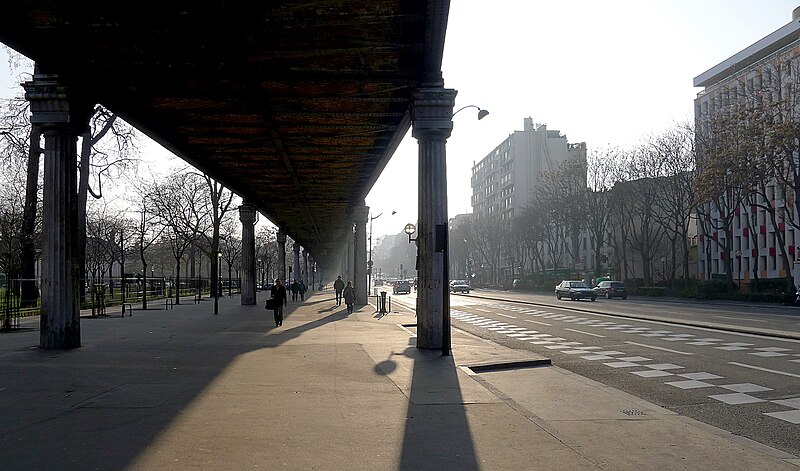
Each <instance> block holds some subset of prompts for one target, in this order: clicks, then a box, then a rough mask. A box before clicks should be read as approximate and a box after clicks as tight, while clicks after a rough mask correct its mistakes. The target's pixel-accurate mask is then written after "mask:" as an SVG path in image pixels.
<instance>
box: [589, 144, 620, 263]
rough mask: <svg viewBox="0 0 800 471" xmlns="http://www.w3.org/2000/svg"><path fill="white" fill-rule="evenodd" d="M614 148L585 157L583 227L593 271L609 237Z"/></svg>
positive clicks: (616, 156) (614, 163)
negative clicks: (587, 237) (584, 210)
mask: <svg viewBox="0 0 800 471" xmlns="http://www.w3.org/2000/svg"><path fill="white" fill-rule="evenodd" d="M618 154H619V151H618V150H617V149H601V150H598V151H595V152H592V153H591V154H590V156H589V158H588V159H587V163H586V165H587V171H586V180H587V190H586V207H587V211H586V231H587V232H588V233H589V240H591V242H592V243H591V246H592V248H593V250H594V274H595V276H599V275H600V273H602V270H603V267H602V263H603V260H602V252H603V247H605V246H606V244H607V243H608V239H609V231H608V227H609V225H610V224H611V215H612V212H611V203H612V198H611V190H612V188H614V183H615V181H614V176H615V173H616V172H615V169H616V166H617V165H618V160H617V159H618Z"/></svg>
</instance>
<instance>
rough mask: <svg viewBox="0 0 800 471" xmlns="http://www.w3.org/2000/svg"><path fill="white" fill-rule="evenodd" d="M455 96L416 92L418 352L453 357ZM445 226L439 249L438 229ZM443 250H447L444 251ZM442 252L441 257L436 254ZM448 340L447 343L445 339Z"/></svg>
mask: <svg viewBox="0 0 800 471" xmlns="http://www.w3.org/2000/svg"><path fill="white" fill-rule="evenodd" d="M456 93H457V92H456V91H455V90H451V89H446V88H444V81H443V80H441V76H439V77H437V81H436V82H435V83H430V84H427V85H423V86H422V87H421V88H419V89H417V90H416V91H414V94H413V96H414V101H413V104H412V109H411V119H412V125H413V132H412V135H413V136H414V137H415V138H416V139H417V141H419V204H418V207H419V209H418V210H419V216H418V217H419V219H418V221H417V222H418V229H419V230H418V233H417V234H418V235H417V244H418V248H417V257H418V259H417V276H418V277H419V280H418V283H417V347H418V348H443V346H446V348H447V349H448V351H449V336H448V335H447V334H449V328H450V327H449V314H450V312H449V311H450V307H449V294H447V283H448V280H447V279H445V275H444V267H446V266H447V263H448V253H447V251H446V244H447V226H448V221H447V168H446V150H445V149H446V146H445V144H446V142H447V138H448V137H450V132H451V131H452V129H453V105H454V103H455V97H456ZM437 225H438V226H440V228H441V229H440V236H439V237H440V239H441V240H440V241H439V245H438V247H437V243H436V242H437V241H436V226H437ZM443 247H444V250H442V248H443ZM437 248H438V249H440V250H442V251H437V250H436V249H437ZM445 337H447V338H446V339H445Z"/></svg>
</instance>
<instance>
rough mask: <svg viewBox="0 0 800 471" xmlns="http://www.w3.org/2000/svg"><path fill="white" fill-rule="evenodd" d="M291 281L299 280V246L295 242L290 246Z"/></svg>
mask: <svg viewBox="0 0 800 471" xmlns="http://www.w3.org/2000/svg"><path fill="white" fill-rule="evenodd" d="M292 252H294V254H293V256H292V280H299V279H300V244H298V243H297V242H295V243H294V244H293V245H292Z"/></svg>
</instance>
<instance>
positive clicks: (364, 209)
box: [353, 205, 369, 306]
mask: <svg viewBox="0 0 800 471" xmlns="http://www.w3.org/2000/svg"><path fill="white" fill-rule="evenodd" d="M354 216H355V225H356V230H355V233H354V242H355V245H354V247H353V255H354V257H353V265H354V269H353V289H354V291H355V294H356V304H358V305H359V306H363V305H365V304H367V220H368V219H369V206H366V205H363V206H359V207H357V208H356V210H355V214H354Z"/></svg>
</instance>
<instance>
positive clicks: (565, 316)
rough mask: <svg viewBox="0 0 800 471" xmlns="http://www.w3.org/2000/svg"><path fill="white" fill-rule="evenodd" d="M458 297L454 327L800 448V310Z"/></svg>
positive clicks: (408, 300)
mask: <svg viewBox="0 0 800 471" xmlns="http://www.w3.org/2000/svg"><path fill="white" fill-rule="evenodd" d="M414 300H415V293H412V294H411V295H396V296H393V298H392V301H393V302H400V303H402V304H404V305H406V306H409V307H411V308H413V307H414ZM450 300H451V319H452V325H453V328H457V329H461V330H463V331H466V332H469V333H472V334H474V335H477V336H480V337H482V338H485V339H489V340H491V341H494V342H497V343H500V344H503V345H506V346H509V347H513V348H519V349H527V350H531V351H534V352H536V353H539V354H541V355H545V356H548V357H549V358H551V359H552V362H553V364H554V365H556V366H559V367H562V368H565V369H568V370H570V371H572V372H574V373H577V374H580V375H582V376H585V377H587V378H591V379H593V380H595V381H599V382H601V383H603V384H605V385H608V386H610V387H613V388H617V389H619V390H622V391H625V392H627V393H630V394H633V395H635V396H637V397H640V398H642V399H645V400H647V401H649V402H652V403H654V404H657V405H659V406H661V407H664V408H666V409H669V410H672V411H674V412H676V413H678V414H681V415H685V416H688V417H691V418H694V419H696V420H699V421H702V422H705V423H707V424H710V425H713V426H716V427H719V428H721V429H724V430H727V431H729V432H731V433H733V434H737V435H742V436H745V437H747V438H750V439H752V440H755V441H758V442H761V443H763V444H765V445H768V446H771V447H774V448H777V449H780V450H783V451H786V452H788V453H792V454H795V455H800V309H797V308H792V307H783V306H763V305H761V306H749V305H745V304H733V303H729V304H724V303H722V304H710V303H695V302H686V301H660V300H651V299H647V300H637V299H635V298H629V299H628V300H625V301H622V300H604V299H598V300H597V301H595V302H591V301H588V300H587V301H557V300H556V299H555V297H554V296H546V295H538V294H520V293H510V292H500V291H482V290H481V291H477V292H475V291H473V293H472V294H469V295H451V296H450ZM689 324H696V325H689ZM748 332H754V333H748ZM792 337H794V338H792ZM453 348H454V349H456V348H457V345H454V346H453Z"/></svg>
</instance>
